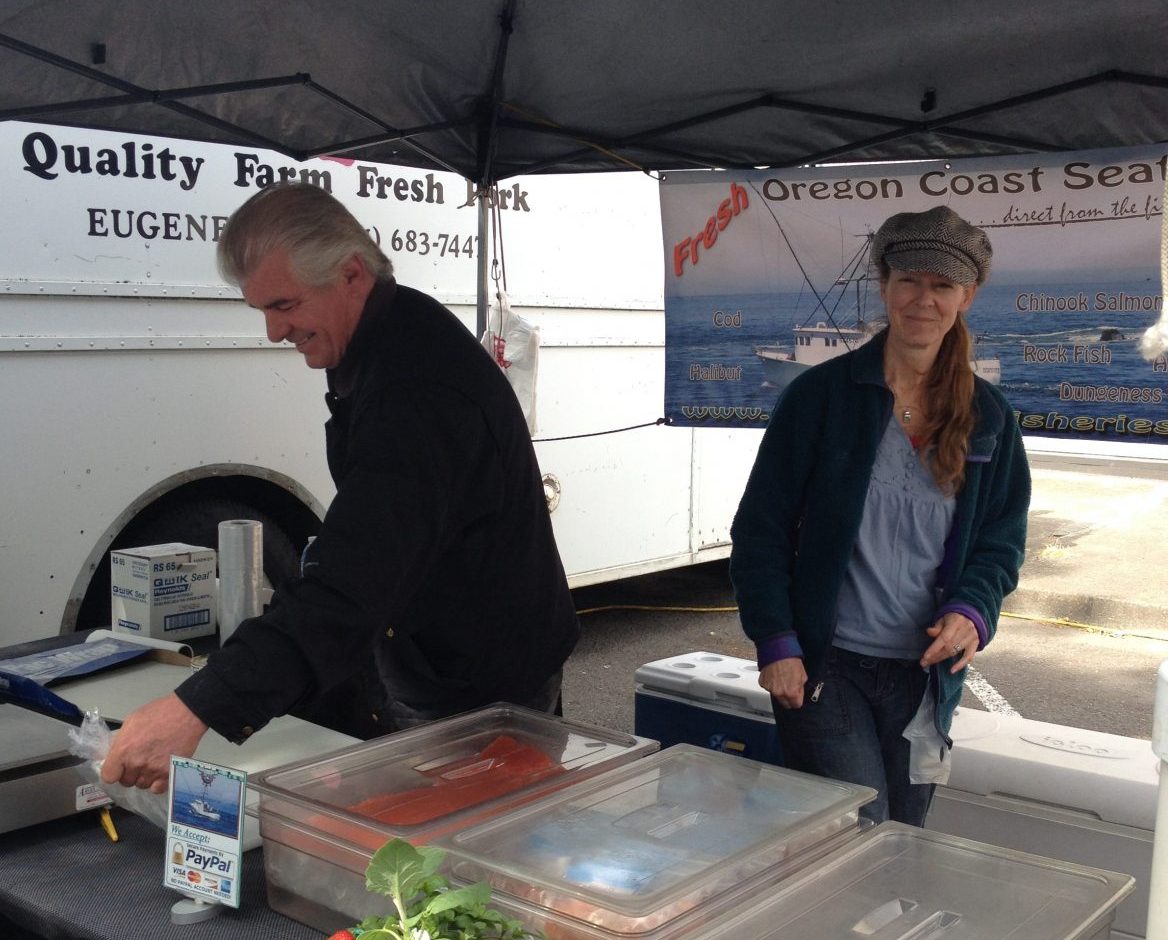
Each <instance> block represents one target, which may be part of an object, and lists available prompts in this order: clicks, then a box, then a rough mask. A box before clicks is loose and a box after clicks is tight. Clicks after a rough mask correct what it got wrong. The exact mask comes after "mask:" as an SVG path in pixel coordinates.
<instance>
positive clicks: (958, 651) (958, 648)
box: [953, 643, 965, 656]
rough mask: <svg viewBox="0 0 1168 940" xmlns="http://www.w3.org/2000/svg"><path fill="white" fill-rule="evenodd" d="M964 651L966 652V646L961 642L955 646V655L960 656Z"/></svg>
mask: <svg viewBox="0 0 1168 940" xmlns="http://www.w3.org/2000/svg"><path fill="white" fill-rule="evenodd" d="M964 652H965V647H964V646H962V645H961V644H960V643H959V644H957V645H956V646H954V647H953V655H954V656H960V655H961V654H962V653H964Z"/></svg>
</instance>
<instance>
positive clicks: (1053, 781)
mask: <svg viewBox="0 0 1168 940" xmlns="http://www.w3.org/2000/svg"><path fill="white" fill-rule="evenodd" d="M950 736H951V737H952V738H953V763H952V772H951V774H950V777H949V782H948V784H947V786H948V787H949V789H952V790H960V791H963V792H965V793H973V794H976V795H978V796H984V797H992V796H998V797H1007V798H1011V799H1018V800H1024V801H1030V802H1033V803H1038V804H1044V805H1048V806H1049V805H1054V806H1057V807H1061V808H1066V809H1069V810H1072V811H1075V812H1081V813H1087V814H1089V815H1091V816H1093V817H1096V818H1098V819H1101V820H1103V821H1104V822H1110V823H1116V824H1119V825H1125V826H1133V827H1135V828H1138V829H1145V830H1149V831H1150V830H1151V829H1153V828H1154V825H1155V818H1156V793H1157V789H1158V786H1159V774H1158V767H1159V760H1158V758H1157V757H1156V755H1155V754H1154V753H1153V752H1152V747H1151V742H1150V741H1146V740H1143V739H1141V738H1125V737H1120V736H1119V735H1114V734H1104V733H1102V732H1098V731H1088V730H1086V729H1084V728H1068V727H1064V726H1062V725H1053V724H1047V723H1045V722H1041V721H1033V720H1031V719H1027V718H1022V717H1020V716H1018V715H1000V714H996V713H993V712H984V711H978V710H977V709H971V708H958V709H957V712H956V714H955V715H954V718H953V727H952V729H951V731H950Z"/></svg>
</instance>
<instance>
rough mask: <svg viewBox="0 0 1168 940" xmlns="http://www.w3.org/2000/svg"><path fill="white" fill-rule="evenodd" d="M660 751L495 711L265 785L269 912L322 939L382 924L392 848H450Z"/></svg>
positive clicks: (280, 770)
mask: <svg viewBox="0 0 1168 940" xmlns="http://www.w3.org/2000/svg"><path fill="white" fill-rule="evenodd" d="M657 747H658V745H657V742H656V741H650V740H646V739H644V738H639V737H635V736H632V735H627V734H622V733H619V732H615V731H610V730H608V729H605V728H599V727H594V726H592V725H587V724H583V723H579V722H574V721H569V720H566V719H563V718H557V717H555V716H552V715H547V714H544V713H540V712H535V711H532V710H530V709H526V708H522V707H520V706H516V705H508V704H497V705H492V706H488V707H486V708H482V709H478V710H475V711H472V712H467V713H465V714H463V715H458V716H455V717H453V718H447V719H444V720H441V721H435V722H432V723H430V724H427V725H423V726H421V727H419V728H415V729H411V730H409V731H404V732H400V733H398V734H392V735H388V736H386V737H383V738H377V739H375V740H372V741H365V742H362V743H360V744H357V745H354V746H352V747H348V748H344V749H342V750H339V751H334V752H332V753H330V754H326V755H323V756H320V757H316V758H313V759H311V760H304V761H299V762H296V763H290V764H285V765H283V766H282V767H277V768H274V769H272V770H270V771H266V772H263V773H260V774H257V775H255V776H254V777H253V778H252V779H251V780H250V781H249V786H250V787H251V788H252V789H253V790H255V791H256V792H257V793H258V794H259V819H260V833H261V835H262V837H263V843H264V869H265V873H266V876H267V885H268V901H269V904H270V905H271V906H272V907H273V908H275V909H276V910H277V911H280V912H281V913H283V914H286V915H287V916H289V917H292V918H294V919H296V920H299V921H301V922H302V923H305V924H308V925H309V926H312V927H316V928H318V929H320V930H324V931H332V930H335V929H337V928H339V927H343V926H346V925H348V924H350V923H354V922H356V921H358V920H361V919H362V918H364V917H366V916H368V915H370V914H375V913H382V914H384V913H386V912H387V911H386V905H387V904H388V903H389V902H388V899H386V898H384V897H380V896H377V895H373V894H370V893H369V892H368V891H366V889H365V869H366V866H367V865H368V864H369V859H370V858H371V857H372V855H373V853H374V852H375V851H376V850H377V849H378V848H380V847H381V846H382V845H383V844H385V843H386V842H387V841H389V840H390V839H392V838H394V837H400V838H403V839H407V840H408V841H410V842H413V843H415V844H422V843H431V842H436V841H441V840H442V839H443V837H448V836H450V835H451V834H452V833H455V832H457V831H458V830H459V829H460V828H462V827H464V826H467V825H470V824H471V823H474V822H479V821H482V820H484V819H488V818H490V817H492V816H493V815H494V814H497V813H500V812H503V811H505V810H507V809H510V808H514V807H516V806H520V805H522V804H524V803H526V802H528V801H530V800H533V799H535V798H536V797H538V796H541V795H543V794H546V793H549V792H552V791H555V790H558V789H560V788H562V787H565V786H568V785H570V784H572V783H575V782H578V781H582V780H585V779H587V778H589V777H591V776H593V775H595V774H598V773H600V772H601V771H604V770H606V769H609V768H613V767H616V766H618V765H621V764H624V763H626V762H628V761H632V760H635V759H636V758H638V757H640V756H642V755H644V754H650V753H652V752H654V751H656V750H657Z"/></svg>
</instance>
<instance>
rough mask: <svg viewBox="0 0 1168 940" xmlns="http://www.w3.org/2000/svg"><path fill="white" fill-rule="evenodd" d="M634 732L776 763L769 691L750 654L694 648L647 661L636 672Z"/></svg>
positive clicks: (777, 752) (664, 743)
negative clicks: (747, 656)
mask: <svg viewBox="0 0 1168 940" xmlns="http://www.w3.org/2000/svg"><path fill="white" fill-rule="evenodd" d="M635 678H636V691H635V698H634V719H633V721H634V728H635V733H636V734H638V735H640V736H643V737H648V738H652V739H654V740H656V741H660V742H661V746H662V747H669V746H670V745H672V744H696V745H697V746H699V747H707V748H710V749H712V750H715V751H724V752H725V753H727V754H737V755H739V756H742V757H750V758H753V759H754V760H760V761H765V762H767V763H771V764H778V763H779V762H780V761H779V757H780V749H779V742H778V737H777V735H776V734H775V719H774V714H773V713H772V711H771V697H770V694H769V693H768V692H767V691H766V690H765V689H763V688H761V687H760V686H759V684H758V666H756V665H755V664H754V662H752V661H751V660H749V659H739V658H736V657H733V656H723V655H722V654H721V653H707V652H702V651H699V652H694V653H682V654H680V655H678V656H670V657H668V658H666V659H659V660H657V661H655V662H651V663H646V664H645V665H643V666H641V667H639V668H638V669H637V671H636V673H635Z"/></svg>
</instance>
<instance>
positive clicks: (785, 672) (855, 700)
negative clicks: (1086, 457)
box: [730, 206, 1030, 825]
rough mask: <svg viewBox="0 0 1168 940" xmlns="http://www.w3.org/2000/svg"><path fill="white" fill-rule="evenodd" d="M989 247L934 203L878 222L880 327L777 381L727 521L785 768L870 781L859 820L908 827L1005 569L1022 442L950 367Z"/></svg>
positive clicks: (1022, 497)
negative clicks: (782, 384)
mask: <svg viewBox="0 0 1168 940" xmlns="http://www.w3.org/2000/svg"><path fill="white" fill-rule="evenodd" d="M991 256H992V249H991V247H990V243H989V240H988V238H986V235H985V233H984V232H983V231H982V230H981V229H979V228H976V227H974V226H972V225H970V224H969V223H967V222H966V221H965V220H963V219H962V218H961V217H960V216H958V215H957V214H956V213H955V212H953V210H951V209H949V208H947V207H944V206H940V207H937V208H935V209H931V210H929V211H928V212H918V213H901V214H898V215H894V216H892V217H891V218H890V219H888V221H886V222H885V223H884V225H882V226H881V227H880V230H879V231H878V232H877V233H876V235H875V237H874V238H873V240H872V261H873V263H874V264H875V265H876V267H877V268H878V270H879V272H880V296H881V298H882V300H883V301H884V305H885V308H886V310H887V313H888V328H887V329H885V330H884V331H883V332H881V333H880V334H879V335H877V336H876V337H874V338H873V339H872V340H870V341H869V342H868V343H866V344H864V345H863V346H861V347H860V348H859V349H857V350H854V351H852V352H850V353H847V354H846V355H843V356H839V357H837V358H835V359H832V360H829V361H828V362H825V363H823V364H822V365H819V366H816V367H815V368H813V369H810V370H808V371H807V372H805V373H804V374H802V375H801V376H799V377H798V378H797V379H796V380H795V381H793V382H792V383H791V385H790V386H789V387H788V389H787V391H786V392H785V393H784V394H783V396H782V397H781V398H780V400H779V402H778V405H777V407H776V409H775V412H774V414H773V415H772V416H771V419H770V423H769V425H768V427H767V431H766V434H765V435H764V437H763V440H762V444H761V446H760V448H759V452H758V457H757V458H756V460H755V464H754V468H753V470H752V471H751V474H750V480H749V482H748V483H747V486H746V491H745V493H744V494H743V496H742V501H741V503H740V505H739V507H738V512H737V515H736V516H735V519H734V525H733V528H732V530H731V534H732V538H733V543H734V544H733V552H732V554H731V559H730V574H731V579H732V581H733V583H734V590H735V594H736V595H737V600H738V605H739V610H740V615H741V619H742V626H743V629H744V630H745V631H746V633H747V635H748V636H749V637H750V638H751V639H752V640H753V641H754V643H755V645H756V647H757V652H758V664H759V669H760V674H759V684H760V685H761V686H762V687H763V688H765V689H767V690H768V691H769V692H770V693H771V696H772V703H771V704H772V705H773V707H774V711H775V720H776V723H777V725H778V731H779V740H780V742H781V745H782V749H783V759H784V762H785V763H786V764H787V766H789V767H791V768H794V769H797V770H805V771H809V772H811V773H816V774H820V775H822V776H826V777H832V778H835V779H839V780H846V781H849V782H853V783H859V784H863V785H866V786H870V787H872V788H873V789H875V790H877V791H878V794H879V795H878V797H877V798H876V800H875V801H874V802H873V803H871V804H869V805H868V806H866V807H865V808H864V809H863V810H862V812H863V814H864V815H865V816H867V817H868V818H869V819H872V820H873V821H876V822H881V821H883V820H885V819H889V818H891V819H895V820H898V821H901V822H906V823H910V824H915V825H921V824H922V823H923V822H924V818H925V814H926V813H927V811H928V808H929V801H930V800H931V799H932V795H933V789H934V785H935V783H937V782H944V778H945V774H946V773H947V763H946V761H945V758H947V756H948V748H949V747H950V746H951V745H952V742H951V741H950V740H949V738H948V730H949V727H950V725H951V723H952V718H953V711H954V709H955V708H956V707H957V704H958V702H959V700H960V698H961V686H962V682H963V680H964V675H965V669H966V667H967V666H968V665H969V664H970V662H972V661H973V658H974V656H975V655H976V654H977V652H978V651H979V650H981V649H983V648H984V647H985V645H986V644H987V643H988V642H989V641H990V639H992V637H993V635H994V630H995V628H996V625H997V618H998V613H999V611H1000V610H1001V604H1002V599H1003V597H1004V596H1005V595H1006V594H1008V593H1009V592H1010V591H1012V590H1013V589H1014V587H1015V586H1016V585H1017V581H1018V569H1019V567H1020V566H1021V563H1022V556H1023V550H1024V546H1025V540H1026V514H1027V509H1028V507H1029V503H1030V472H1029V469H1028V467H1027V464H1026V455H1025V452H1024V450H1023V447H1022V439H1021V435H1020V434H1019V431H1018V427H1017V423H1016V422H1015V420H1014V416H1013V412H1012V410H1011V408H1010V405H1009V404H1008V403H1007V402H1006V400H1005V398H1004V397H1003V396H1002V394H1001V393H1000V392H999V391H998V390H997V389H996V388H994V387H993V386H992V385H990V384H989V383H987V382H985V381H983V380H982V379H980V378H977V377H976V376H975V375H974V373H973V370H972V369H971V367H970V364H969V360H970V354H971V350H972V340H971V337H970V332H969V328H968V327H967V325H966V323H965V313H966V311H968V310H969V307H970V305H971V304H972V303H973V299H974V297H975V296H976V294H977V290H978V287H979V286H980V285H981V284H982V283H984V281H985V279H986V276H987V275H988V274H989V269H990V260H991ZM906 731H907V732H908V733H909V736H908V737H906V736H905V735H906ZM910 738H912V739H913V741H912V742H911V743H910Z"/></svg>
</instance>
